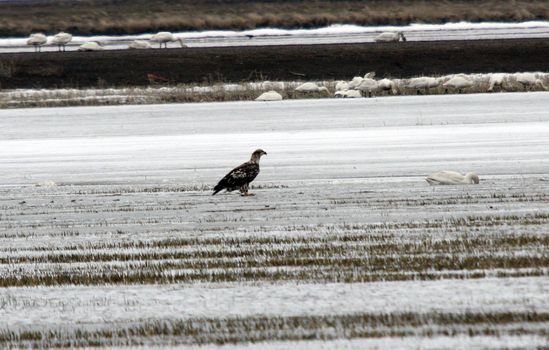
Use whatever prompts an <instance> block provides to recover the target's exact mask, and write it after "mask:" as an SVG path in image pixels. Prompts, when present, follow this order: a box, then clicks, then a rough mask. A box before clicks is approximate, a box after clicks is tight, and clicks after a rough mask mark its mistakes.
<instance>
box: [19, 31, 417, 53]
mask: <svg viewBox="0 0 549 350" xmlns="http://www.w3.org/2000/svg"><path fill="white" fill-rule="evenodd" d="M71 40H72V35H71V34H69V33H65V32H60V33H58V34H56V35H54V36H53V37H52V39H51V41H50V44H51V45H57V46H58V48H59V51H65V49H66V45H67V44H68V43H69V42H71ZM374 40H375V41H376V42H398V41H400V40H402V41H406V38H405V37H404V34H403V33H402V32H385V33H381V34H379V35H378V36H376V37H375V39H374ZM149 41H150V42H152V43H157V44H159V48H162V46H164V47H165V48H168V43H170V42H179V44H180V45H181V47H187V45H185V43H184V42H183V39H181V38H178V37H176V36H175V35H173V34H172V33H170V32H159V33H156V34H154V35H153V36H151V38H150V39H149ZM149 41H147V40H134V41H132V42H131V43H129V44H128V48H129V49H151V48H152V45H151V44H150V42H149ZM47 44H48V37H47V36H46V35H45V34H43V33H34V34H31V35H30V37H29V38H28V39H27V45H30V46H34V51H35V52H40V51H41V50H42V46H44V45H47ZM104 49H105V48H104V47H103V45H102V44H101V43H100V42H99V41H88V42H85V43H83V44H82V45H80V47H78V51H101V50H104Z"/></svg>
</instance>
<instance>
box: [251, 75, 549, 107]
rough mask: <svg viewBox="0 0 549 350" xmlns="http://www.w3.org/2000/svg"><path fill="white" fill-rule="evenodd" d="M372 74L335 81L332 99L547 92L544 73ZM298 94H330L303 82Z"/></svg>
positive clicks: (266, 97) (274, 97) (272, 96)
mask: <svg viewBox="0 0 549 350" xmlns="http://www.w3.org/2000/svg"><path fill="white" fill-rule="evenodd" d="M374 77H375V73H374V72H370V73H367V74H366V75H365V76H364V77H360V76H357V77H354V78H353V79H352V80H350V81H338V82H337V83H336V85H335V92H334V96H335V97H347V98H357V97H363V96H368V97H371V96H373V95H377V94H393V95H397V94H399V93H402V92H408V93H409V92H410V91H412V92H414V93H416V94H418V95H419V94H429V93H431V92H433V90H434V89H438V88H440V87H442V88H444V92H446V93H448V92H449V91H453V92H459V93H461V92H463V91H467V89H471V88H475V89H476V91H482V90H483V89H485V91H487V92H492V91H505V90H509V91H511V90H516V89H517V88H520V87H522V89H523V90H524V91H529V90H538V89H543V90H549V86H548V85H546V83H545V82H544V81H545V80H546V79H549V74H548V73H542V72H523V73H489V74H451V75H445V76H441V77H417V78H411V79H387V78H384V79H381V80H376V79H374ZM295 91H296V92H298V93H303V94H307V93H322V94H325V95H326V96H329V95H330V91H329V90H328V88H326V87H325V86H320V85H318V84H317V83H314V82H306V83H303V84H301V85H299V86H298V87H296V88H295ZM281 99H282V96H281V95H280V94H278V93H277V92H276V91H269V92H267V93H266V94H263V95H261V96H259V97H258V98H257V100H258V101H279V100H281Z"/></svg>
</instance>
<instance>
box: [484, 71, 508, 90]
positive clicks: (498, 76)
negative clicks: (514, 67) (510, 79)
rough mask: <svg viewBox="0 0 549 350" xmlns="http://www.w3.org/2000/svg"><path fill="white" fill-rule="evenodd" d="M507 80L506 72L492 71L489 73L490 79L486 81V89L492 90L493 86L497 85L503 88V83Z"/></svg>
mask: <svg viewBox="0 0 549 350" xmlns="http://www.w3.org/2000/svg"><path fill="white" fill-rule="evenodd" d="M506 81H507V74H505V73H493V74H490V80H489V81H488V84H489V86H488V91H490V92H491V91H494V88H495V87H496V86H498V87H499V89H500V90H502V89H503V84H504V83H505V82H506Z"/></svg>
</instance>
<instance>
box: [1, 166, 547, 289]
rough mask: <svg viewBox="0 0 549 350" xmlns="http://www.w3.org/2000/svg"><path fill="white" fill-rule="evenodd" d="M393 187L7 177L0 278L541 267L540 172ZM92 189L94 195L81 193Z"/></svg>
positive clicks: (278, 276) (363, 275)
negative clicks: (216, 189)
mask: <svg viewBox="0 0 549 350" xmlns="http://www.w3.org/2000/svg"><path fill="white" fill-rule="evenodd" d="M513 183H514V184H515V186H514V187H515V188H516V189H517V190H516V192H514V191H512V192H509V190H508V186H509V185H510V184H513ZM391 186H392V188H391V189H388V188H387V183H383V182H381V183H378V184H367V183H359V182H358V183H357V182H356V181H355V182H352V183H339V184H337V185H334V184H323V185H322V188H321V189H320V190H318V189H315V187H317V186H316V185H315V186H311V185H306V184H299V185H297V184H292V185H288V186H286V188H269V186H265V188H263V189H257V191H258V194H259V197H258V198H257V199H252V200H248V201H244V202H243V201H242V200H241V199H240V198H238V196H236V195H235V196H230V195H227V196H223V197H220V198H219V199H217V198H214V200H215V202H214V201H213V200H212V198H211V196H210V195H209V191H188V192H179V191H178V190H177V189H176V188H174V187H173V186H165V187H162V186H159V187H157V188H156V190H155V191H154V192H153V191H149V189H150V188H147V187H135V186H128V187H127V188H125V187H124V186H114V187H113V186H56V187H53V188H49V189H42V188H36V187H27V188H17V190H16V192H14V191H12V190H11V189H6V188H4V189H1V190H0V191H2V196H1V197H2V198H3V199H2V200H1V201H0V206H1V207H2V209H3V212H2V220H1V221H0V225H1V226H2V232H3V233H2V235H0V241H2V242H4V243H3V244H2V248H0V251H1V252H2V256H0V272H1V275H0V285H2V286H4V287H7V286H36V285H62V284H66V283H70V284H105V283H107V284H110V283H124V284H130V283H173V282H222V281H234V282H238V281H296V280H297V281H308V282H313V281H317V282H320V281H322V282H330V281H341V282H343V281H345V282H361V281H373V280H409V279H418V278H419V279H440V278H463V277H477V278H479V277H485V276H487V275H492V274H491V270H494V274H493V275H498V276H506V275H510V276H528V275H538V276H539V275H546V274H547V273H548V272H549V270H548V267H549V254H548V251H547V249H548V247H549V236H547V235H546V233H547V232H548V231H549V211H548V210H540V208H548V207H549V196H548V195H547V193H549V182H547V181H539V180H538V179H537V178H524V177H523V178H520V179H506V181H505V182H502V181H497V180H487V181H486V182H485V183H483V184H481V185H479V186H476V187H475V191H471V189H470V188H458V189H456V188H452V187H448V188H437V189H436V190H433V188H431V187H429V186H428V185H427V184H426V183H423V182H419V181H418V182H410V181H403V182H401V183H393V182H391ZM414 186H415V188H413V189H410V190H408V191H407V190H406V189H407V188H411V187H414ZM91 187H93V189H94V191H96V192H98V193H95V194H87V193H86V192H87V191H86V189H89V188H91ZM365 187H367V188H368V190H367V191H364V190H363V189H364V188H365ZM23 202H24V203H23ZM448 210H451V211H452V214H451V215H448V214H447V211H448ZM312 222H315V224H311V223H312Z"/></svg>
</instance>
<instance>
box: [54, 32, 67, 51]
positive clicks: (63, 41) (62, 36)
mask: <svg viewBox="0 0 549 350" xmlns="http://www.w3.org/2000/svg"><path fill="white" fill-rule="evenodd" d="M71 40H72V35H71V34H69V33H65V32H60V33H57V34H55V35H54V36H53V38H52V39H51V42H52V44H55V45H57V48H58V49H59V51H61V49H63V51H65V45H67V44H68V43H69V42H70V41H71Z"/></svg>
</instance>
